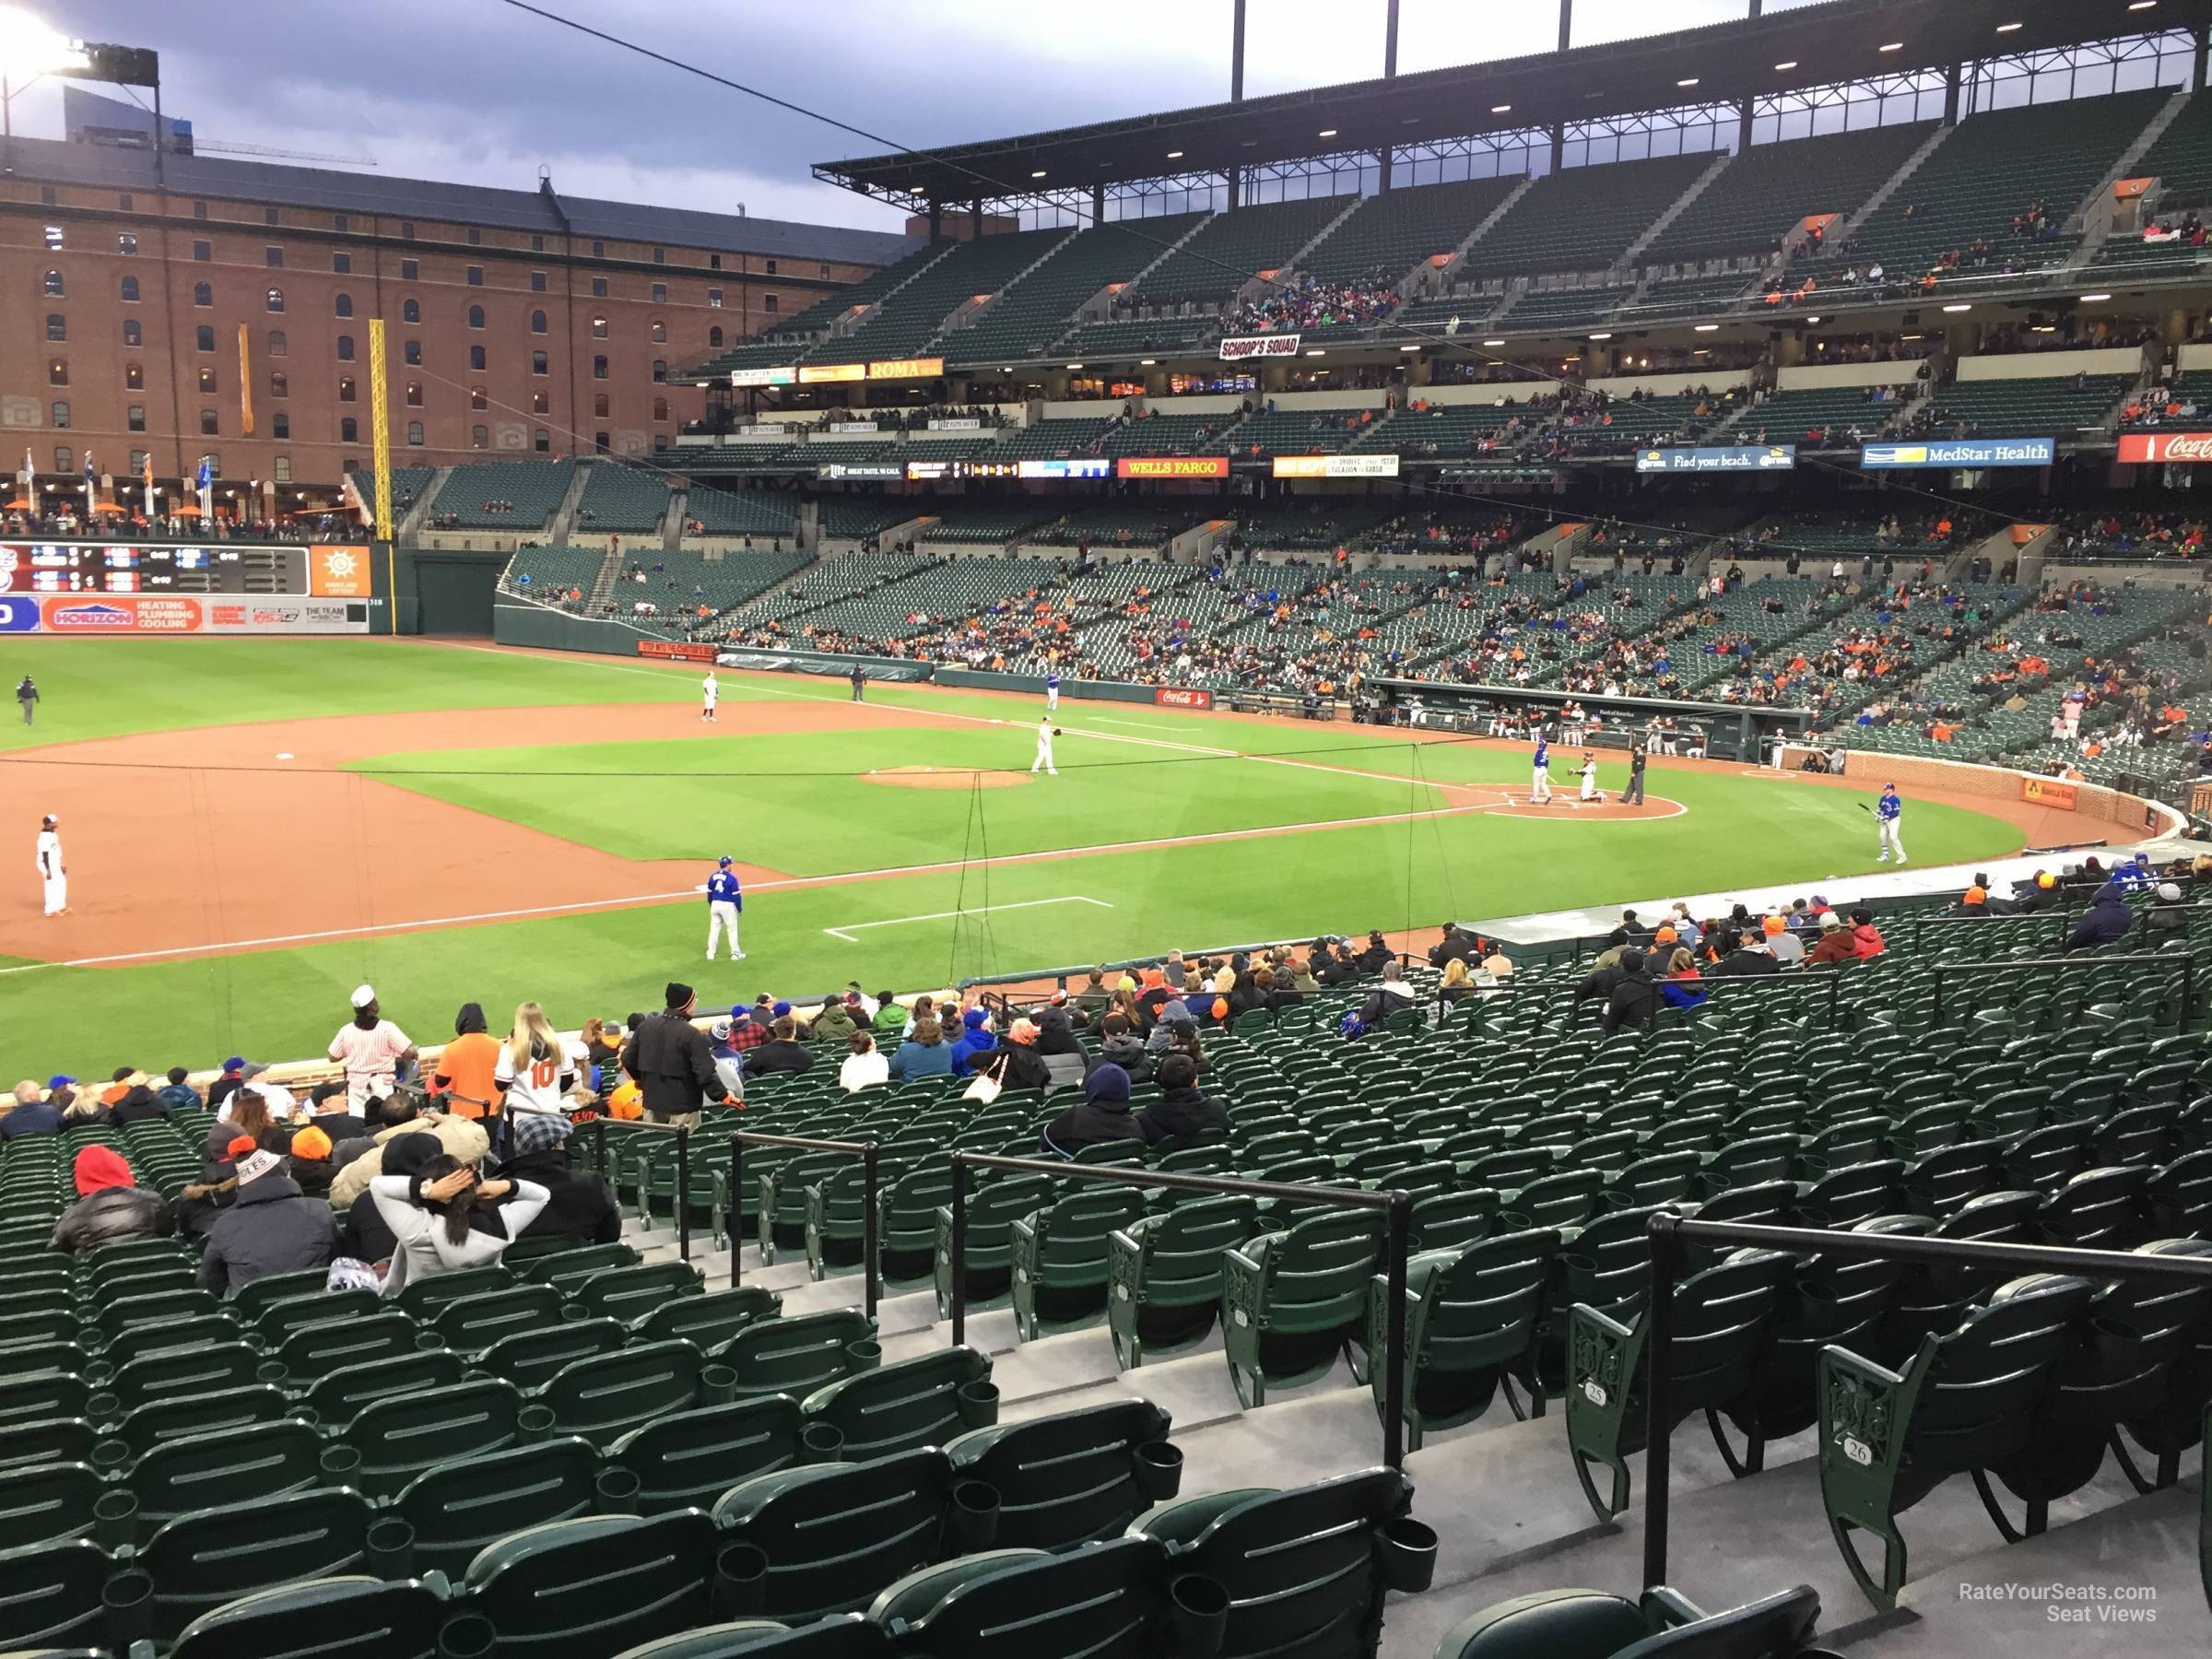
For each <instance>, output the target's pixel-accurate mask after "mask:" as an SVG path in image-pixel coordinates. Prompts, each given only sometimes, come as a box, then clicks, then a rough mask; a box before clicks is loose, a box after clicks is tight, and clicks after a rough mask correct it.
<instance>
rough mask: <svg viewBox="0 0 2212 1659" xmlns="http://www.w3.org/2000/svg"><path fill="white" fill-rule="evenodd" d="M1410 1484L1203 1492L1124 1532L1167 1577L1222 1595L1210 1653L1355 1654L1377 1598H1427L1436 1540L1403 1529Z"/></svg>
mask: <svg viewBox="0 0 2212 1659" xmlns="http://www.w3.org/2000/svg"><path fill="white" fill-rule="evenodd" d="M1412 1509H1413V1483H1412V1482H1411V1481H1410V1480H1408V1479H1406V1477H1405V1476H1404V1475H1402V1474H1399V1473H1398V1472H1396V1471H1395V1470H1391V1469H1369V1470H1366V1471H1364V1472H1363V1473H1360V1474H1357V1475H1346V1476H1341V1477H1338V1478H1336V1479H1334V1480H1323V1481H1317V1482H1315V1483H1314V1484H1313V1485H1312V1486H1304V1487H1293V1488H1288V1489H1287V1490H1283V1491H1269V1490H1265V1489H1263V1488H1247V1489H1243V1490H1236V1491H1226V1492H1215V1493H1212V1494H1209V1495H1208V1496H1206V1497H1204V1498H1192V1499H1183V1500H1180V1501H1177V1502H1174V1503H1169V1504H1163V1505H1161V1506H1160V1507H1159V1508H1158V1509H1155V1510H1153V1511H1151V1512H1148V1513H1147V1514H1146V1515H1145V1516H1144V1517H1143V1518H1142V1519H1140V1520H1139V1521H1138V1522H1137V1523H1136V1524H1135V1526H1133V1527H1132V1528H1131V1532H1132V1534H1133V1535H1140V1536H1144V1537H1149V1538H1157V1539H1159V1541H1160V1542H1162V1543H1164V1544H1166V1545H1168V1546H1169V1552H1168V1553H1169V1560H1170V1563H1171V1567H1172V1568H1173V1569H1175V1570H1177V1571H1193V1572H1196V1573H1198V1574H1199V1575H1201V1576H1202V1577H1204V1578H1207V1579H1210V1580H1212V1581H1214V1582H1215V1583H1218V1584H1219V1585H1221V1587H1222V1588H1224V1589H1226V1590H1227V1591H1228V1592H1229V1602H1230V1605H1229V1618H1228V1621H1227V1629H1226V1630H1225V1633H1224V1635H1223V1638H1222V1641H1221V1646H1220V1649H1219V1651H1220V1653H1222V1654H1223V1655H1224V1659H1228V1656H1229V1655H1247V1654H1250V1655H1258V1654H1264V1653H1282V1652H1285V1651H1290V1652H1297V1651H1300V1650H1301V1649H1302V1650H1303V1651H1306V1652H1310V1653H1330V1652H1339V1653H1357V1652H1363V1651H1365V1650H1366V1649H1367V1648H1368V1647H1371V1646H1372V1645H1373V1644H1374V1642H1375V1641H1376V1639H1377V1637H1378V1636H1379V1634H1380V1631H1381V1627H1382V1598H1383V1593H1384V1592H1385V1591H1386V1590H1395V1591H1398V1592H1401V1593H1406V1594H1410V1593H1417V1592H1419V1591H1422V1590H1426V1589H1427V1588H1428V1587H1429V1583H1430V1577H1431V1575H1432V1574H1433V1573H1434V1571H1435V1567H1436V1549H1437V1537H1436V1534H1435V1533H1434V1532H1432V1531H1430V1529H1429V1528H1428V1527H1426V1526H1424V1525H1422V1524H1420V1523H1419V1522H1418V1521H1415V1520H1414V1519H1413V1518H1412Z"/></svg>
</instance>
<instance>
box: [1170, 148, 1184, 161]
mask: <svg viewBox="0 0 2212 1659" xmlns="http://www.w3.org/2000/svg"><path fill="white" fill-rule="evenodd" d="M1168 159H1169V160H1171V161H1180V160H1182V151H1181V150H1170V151H1169V152H1168Z"/></svg>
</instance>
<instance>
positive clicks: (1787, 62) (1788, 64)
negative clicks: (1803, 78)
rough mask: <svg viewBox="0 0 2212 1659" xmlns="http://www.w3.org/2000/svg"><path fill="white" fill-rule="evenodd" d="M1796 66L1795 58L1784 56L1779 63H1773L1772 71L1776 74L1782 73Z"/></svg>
mask: <svg viewBox="0 0 2212 1659" xmlns="http://www.w3.org/2000/svg"><path fill="white" fill-rule="evenodd" d="M1796 67H1797V60H1796V59H1795V58H1785V59H1783V61H1782V62H1781V63H1779V64H1777V65H1774V73H1775V74H1777V75H1782V74H1784V73H1786V72H1787V71H1789V70H1792V69H1794V68H1796Z"/></svg>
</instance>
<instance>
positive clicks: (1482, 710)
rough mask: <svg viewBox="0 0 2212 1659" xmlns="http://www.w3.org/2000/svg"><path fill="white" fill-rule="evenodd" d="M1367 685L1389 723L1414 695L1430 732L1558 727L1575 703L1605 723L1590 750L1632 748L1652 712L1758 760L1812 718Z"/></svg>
mask: <svg viewBox="0 0 2212 1659" xmlns="http://www.w3.org/2000/svg"><path fill="white" fill-rule="evenodd" d="M1367 689H1368V690H1369V692H1370V693H1371V694H1372V695H1373V696H1376V697H1378V698H1380V699H1382V707H1383V709H1384V710H1385V711H1387V712H1388V714H1389V716H1390V719H1389V724H1406V722H1407V719H1408V716H1409V713H1410V710H1411V704H1412V703H1413V701H1414V700H1416V699H1418V700H1419V702H1420V705H1421V711H1422V714H1423V719H1422V722H1421V725H1422V727H1423V728H1424V729H1427V730H1430V731H1443V732H1463V733H1465V732H1472V733H1474V734H1476V735H1482V734H1484V733H1486V732H1488V730H1489V726H1490V721H1491V717H1492V716H1493V715H1494V714H1495V713H1497V712H1500V711H1506V712H1512V713H1515V714H1520V715H1524V716H1526V717H1528V718H1530V719H1538V720H1543V721H1545V722H1546V723H1547V724H1550V725H1552V726H1553V728H1554V730H1556V729H1557V715H1558V712H1559V709H1560V708H1561V707H1562V706H1564V705H1565V704H1567V703H1570V702H1575V703H1580V704H1581V705H1582V706H1583V710H1584V712H1588V713H1591V714H1595V715H1601V716H1603V718H1604V724H1602V725H1601V726H1599V727H1598V729H1597V730H1595V731H1594V732H1593V733H1591V734H1590V735H1589V738H1588V739H1587V747H1591V748H1619V749H1625V748H1628V747H1631V746H1632V745H1633V744H1634V743H1635V742H1636V740H1637V739H1638V738H1639V737H1641V736H1642V735H1643V734H1644V730H1645V728H1646V727H1648V726H1649V725H1650V724H1651V723H1652V721H1653V719H1654V718H1657V717H1664V718H1665V719H1668V720H1671V721H1673V722H1674V723H1675V725H1676V727H1677V732H1676V738H1677V742H1679V743H1681V744H1682V745H1683V747H1688V737H1689V735H1690V734H1691V733H1693V732H1694V733H1697V734H1700V735H1702V736H1703V738H1704V745H1703V747H1704V749H1705V752H1706V753H1707V754H1708V755H1709V756H1711V757H1712V759H1716V760H1744V761H1748V762H1750V763H1752V764H1754V765H1757V764H1759V762H1760V761H1761V760H1762V759H1763V758H1764V757H1765V756H1766V755H1767V754H1768V752H1769V751H1770V750H1771V748H1772V747H1774V746H1775V745H1776V744H1780V743H1792V742H1795V741H1797V740H1799V739H1801V738H1802V737H1803V736H1804V735H1805V732H1806V728H1807V727H1808V726H1810V725H1811V724H1812V720H1813V712H1812V711H1811V710H1809V709H1769V708H1755V707H1747V706H1745V705H1743V704H1738V703H1712V702H1692V701H1688V700H1682V699H1675V698H1664V697H1606V696H1603V695H1601V694H1598V693H1595V692H1589V693H1585V692H1576V691H1567V690H1560V689H1556V688H1550V687H1538V686H1493V685H1486V684H1475V685H1457V684H1451V683H1445V684H1441V685H1432V684H1430V682H1428V681H1426V680H1407V679H1375V680H1370V681H1369V682H1368V684H1367Z"/></svg>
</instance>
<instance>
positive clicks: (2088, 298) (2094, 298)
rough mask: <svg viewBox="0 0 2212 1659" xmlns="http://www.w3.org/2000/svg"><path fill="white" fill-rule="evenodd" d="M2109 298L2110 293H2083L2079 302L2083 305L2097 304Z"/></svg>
mask: <svg viewBox="0 0 2212 1659" xmlns="http://www.w3.org/2000/svg"><path fill="white" fill-rule="evenodd" d="M2111 298H2112V296H2111V295H2110V294H2084V295H2083V296H2082V297H2081V302H2082V303H2083V304H2084V305H2097V304H2100V303H2101V302H2102V301H2104V300H2110V299H2111Z"/></svg>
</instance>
